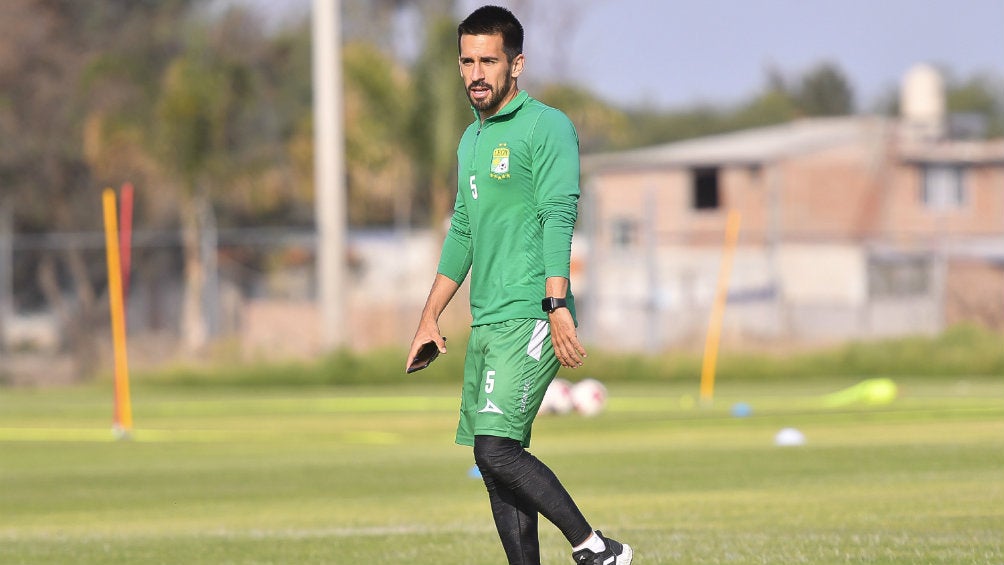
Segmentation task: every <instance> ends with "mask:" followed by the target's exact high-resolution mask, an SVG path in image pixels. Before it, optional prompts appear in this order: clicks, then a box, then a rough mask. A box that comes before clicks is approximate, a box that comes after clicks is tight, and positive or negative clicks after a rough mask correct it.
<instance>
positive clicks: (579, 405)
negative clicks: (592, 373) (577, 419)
mask: <svg viewBox="0 0 1004 565" xmlns="http://www.w3.org/2000/svg"><path fill="white" fill-rule="evenodd" d="M572 404H573V405H574V406H575V411H576V412H578V413H579V414H582V415H583V416H589V417H592V416H596V415H597V414H599V413H600V412H603V409H604V408H606V406H607V387H605V386H603V383H601V382H600V381H598V380H596V379H583V380H581V381H579V382H577V383H575V385H574V386H572Z"/></svg>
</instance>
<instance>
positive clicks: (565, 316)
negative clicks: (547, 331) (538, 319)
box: [547, 308, 586, 369]
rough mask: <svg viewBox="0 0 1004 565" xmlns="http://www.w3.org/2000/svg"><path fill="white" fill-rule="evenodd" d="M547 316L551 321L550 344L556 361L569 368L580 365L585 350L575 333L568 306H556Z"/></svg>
mask: <svg viewBox="0 0 1004 565" xmlns="http://www.w3.org/2000/svg"><path fill="white" fill-rule="evenodd" d="M547 317H548V319H549V320H550V322H551V345H552V346H554V354H555V355H556V356H557V357H558V362H560V363H561V366H562V367H568V368H570V369H574V368H576V367H581V366H582V359H583V358H584V357H585V356H586V350H585V348H584V347H582V344H581V343H579V336H578V335H577V334H576V333H575V321H574V320H572V313H571V312H569V311H568V308H558V309H557V310H555V311H554V312H551V313H550V314H548V315H547Z"/></svg>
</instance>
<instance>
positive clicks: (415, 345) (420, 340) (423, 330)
mask: <svg viewBox="0 0 1004 565" xmlns="http://www.w3.org/2000/svg"><path fill="white" fill-rule="evenodd" d="M430 341H431V342H434V343H435V344H436V347H438V348H439V352H440V353H446V340H445V339H443V336H442V335H441V334H440V333H439V325H438V324H436V323H435V322H430V323H427V324H422V325H420V326H419V327H418V331H417V332H415V337H414V339H412V340H411V350H410V351H408V360H407V362H405V364H404V368H405V370H407V369H408V367H410V366H411V363H412V362H413V361H414V360H415V355H417V354H418V350H419V349H421V348H422V346H423V345H425V344H426V343H429V342H430Z"/></svg>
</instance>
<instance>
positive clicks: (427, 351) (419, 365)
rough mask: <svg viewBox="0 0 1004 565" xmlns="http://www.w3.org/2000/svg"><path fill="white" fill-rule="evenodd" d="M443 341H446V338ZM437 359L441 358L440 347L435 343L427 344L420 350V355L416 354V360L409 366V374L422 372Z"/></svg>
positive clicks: (429, 342)
mask: <svg viewBox="0 0 1004 565" xmlns="http://www.w3.org/2000/svg"><path fill="white" fill-rule="evenodd" d="M443 341H446V338H445V337H444V338H443ZM436 357H439V346H438V345H436V342H434V341H427V342H425V344H424V345H422V348H421V349H419V350H418V353H416V354H415V358H414V359H412V360H411V365H409V366H408V370H407V372H408V373H414V372H415V371H421V370H422V369H424V368H426V367H428V366H429V365H430V364H431V363H432V362H433V361H435V360H436Z"/></svg>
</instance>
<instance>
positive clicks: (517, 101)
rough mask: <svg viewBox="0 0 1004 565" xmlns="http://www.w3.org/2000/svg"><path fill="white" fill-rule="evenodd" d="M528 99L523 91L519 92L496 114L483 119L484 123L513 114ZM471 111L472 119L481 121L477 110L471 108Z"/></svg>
mask: <svg viewBox="0 0 1004 565" xmlns="http://www.w3.org/2000/svg"><path fill="white" fill-rule="evenodd" d="M529 97H530V95H529V94H527V92H526V91H525V90H520V91H519V92H517V93H516V97H515V98H513V99H512V100H510V101H509V102H508V103H507V104H506V105H505V106H503V107H502V108H501V109H500V110H499V111H498V112H495V114H493V115H491V116H488V117H487V118H485V121H486V122H487V121H489V120H495V119H498V118H501V117H503V116H508V115H509V114H512V113H513V112H515V111H516V110H518V109H519V107H520V106H522V105H523V103H524V102H526V99H527V98H529ZM471 111H472V112H474V119H475V120H477V121H481V116H480V115H479V114H478V111H477V109H476V108H475V107H474V106H471Z"/></svg>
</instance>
